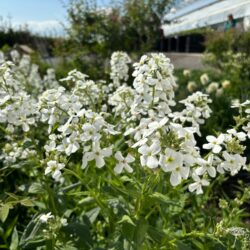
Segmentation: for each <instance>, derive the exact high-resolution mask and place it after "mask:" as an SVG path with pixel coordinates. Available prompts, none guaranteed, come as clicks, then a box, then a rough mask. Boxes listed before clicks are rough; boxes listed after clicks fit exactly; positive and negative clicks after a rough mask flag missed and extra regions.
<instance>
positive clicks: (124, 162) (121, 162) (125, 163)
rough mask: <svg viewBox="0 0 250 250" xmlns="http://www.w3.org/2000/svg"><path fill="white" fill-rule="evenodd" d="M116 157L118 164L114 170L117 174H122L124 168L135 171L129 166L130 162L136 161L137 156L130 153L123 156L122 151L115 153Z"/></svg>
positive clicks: (130, 171)
mask: <svg viewBox="0 0 250 250" xmlns="http://www.w3.org/2000/svg"><path fill="white" fill-rule="evenodd" d="M115 158H116V159H117V160H118V164H116V166H115V168H114V171H115V172H116V173H117V174H120V173H121V172H122V170H123V169H125V170H126V171H128V172H129V173H132V172H133V169H132V168H131V167H130V166H129V163H131V162H133V161H135V158H134V157H133V156H132V155H130V154H128V155H127V156H126V157H125V158H124V157H123V156H122V153H121V152H120V151H118V152H116V153H115Z"/></svg>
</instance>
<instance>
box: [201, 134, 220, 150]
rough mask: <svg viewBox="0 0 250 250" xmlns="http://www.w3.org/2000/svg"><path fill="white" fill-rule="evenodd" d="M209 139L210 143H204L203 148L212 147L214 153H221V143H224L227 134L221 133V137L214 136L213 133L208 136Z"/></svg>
mask: <svg viewBox="0 0 250 250" xmlns="http://www.w3.org/2000/svg"><path fill="white" fill-rule="evenodd" d="M206 139H207V141H208V142H209V143H207V144H204V145H203V148H204V149H212V152H213V153H214V154H218V153H220V151H221V149H222V147H221V144H222V143H223V141H224V139H225V136H224V134H220V135H219V137H217V138H216V137H215V136H212V135H208V136H207V137H206Z"/></svg>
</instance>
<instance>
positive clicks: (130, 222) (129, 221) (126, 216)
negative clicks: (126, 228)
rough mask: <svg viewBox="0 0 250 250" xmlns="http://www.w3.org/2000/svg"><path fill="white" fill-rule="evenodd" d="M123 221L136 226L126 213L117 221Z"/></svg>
mask: <svg viewBox="0 0 250 250" xmlns="http://www.w3.org/2000/svg"><path fill="white" fill-rule="evenodd" d="M124 222H126V223H128V224H131V225H133V226H136V225H135V223H134V222H133V220H132V219H131V218H130V217H129V216H128V215H123V217H122V219H121V220H120V221H118V223H119V224H121V223H124Z"/></svg>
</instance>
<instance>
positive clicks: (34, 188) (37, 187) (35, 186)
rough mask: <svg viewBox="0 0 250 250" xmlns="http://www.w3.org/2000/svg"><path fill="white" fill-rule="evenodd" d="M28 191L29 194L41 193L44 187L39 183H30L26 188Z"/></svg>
mask: <svg viewBox="0 0 250 250" xmlns="http://www.w3.org/2000/svg"><path fill="white" fill-rule="evenodd" d="M28 192H29V193H31V194H39V193H43V192H44V189H43V187H42V185H41V184H40V183H32V184H31V185H30V186H29V188H28Z"/></svg>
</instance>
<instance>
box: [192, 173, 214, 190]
mask: <svg viewBox="0 0 250 250" xmlns="http://www.w3.org/2000/svg"><path fill="white" fill-rule="evenodd" d="M192 178H193V180H194V181H195V182H194V183H192V184H190V185H189V186H188V189H189V191H190V192H194V191H196V194H203V190H202V186H208V185H209V182H208V181H207V180H206V179H201V178H200V177H199V176H198V175H196V174H195V173H194V174H193V175H192Z"/></svg>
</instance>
